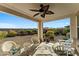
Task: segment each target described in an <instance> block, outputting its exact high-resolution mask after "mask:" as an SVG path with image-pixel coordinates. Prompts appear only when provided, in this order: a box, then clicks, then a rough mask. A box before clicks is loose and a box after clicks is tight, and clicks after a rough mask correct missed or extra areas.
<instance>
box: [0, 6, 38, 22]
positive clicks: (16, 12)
mask: <svg viewBox="0 0 79 59" xmlns="http://www.w3.org/2000/svg"><path fill="white" fill-rule="evenodd" d="M0 11H3V12H7V13H10V14H13V15H16V16H19V17H22V18H25V19H29V20H32V21H36V22H37V20H35V19H34V17H31V16H30V15H26V14H22V13H20V12H18V11H16V10H12V9H10V8H7V7H6V6H2V5H0Z"/></svg>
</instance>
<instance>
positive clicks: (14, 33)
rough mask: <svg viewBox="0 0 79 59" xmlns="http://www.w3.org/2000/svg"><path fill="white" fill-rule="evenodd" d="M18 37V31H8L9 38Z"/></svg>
mask: <svg viewBox="0 0 79 59" xmlns="http://www.w3.org/2000/svg"><path fill="white" fill-rule="evenodd" d="M16 35H17V32H16V31H14V30H10V31H8V35H7V36H8V37H14V36H16Z"/></svg>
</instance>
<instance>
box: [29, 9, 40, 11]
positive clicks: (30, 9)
mask: <svg viewBox="0 0 79 59" xmlns="http://www.w3.org/2000/svg"><path fill="white" fill-rule="evenodd" d="M29 10H30V11H34V12H39V10H36V9H29Z"/></svg>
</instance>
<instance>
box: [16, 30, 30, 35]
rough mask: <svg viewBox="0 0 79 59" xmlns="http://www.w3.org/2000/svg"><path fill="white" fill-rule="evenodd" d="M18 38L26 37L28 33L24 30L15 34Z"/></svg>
mask: <svg viewBox="0 0 79 59" xmlns="http://www.w3.org/2000/svg"><path fill="white" fill-rule="evenodd" d="M17 35H18V36H24V35H28V33H27V32H26V31H25V30H20V31H18V33H17Z"/></svg>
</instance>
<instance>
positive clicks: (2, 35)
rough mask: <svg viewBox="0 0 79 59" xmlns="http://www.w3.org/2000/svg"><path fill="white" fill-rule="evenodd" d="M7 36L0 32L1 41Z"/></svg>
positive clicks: (5, 33)
mask: <svg viewBox="0 0 79 59" xmlns="http://www.w3.org/2000/svg"><path fill="white" fill-rule="evenodd" d="M6 36H7V32H4V31H3V32H2V31H0V39H1V40H2V39H4V38H5V37H6Z"/></svg>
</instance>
